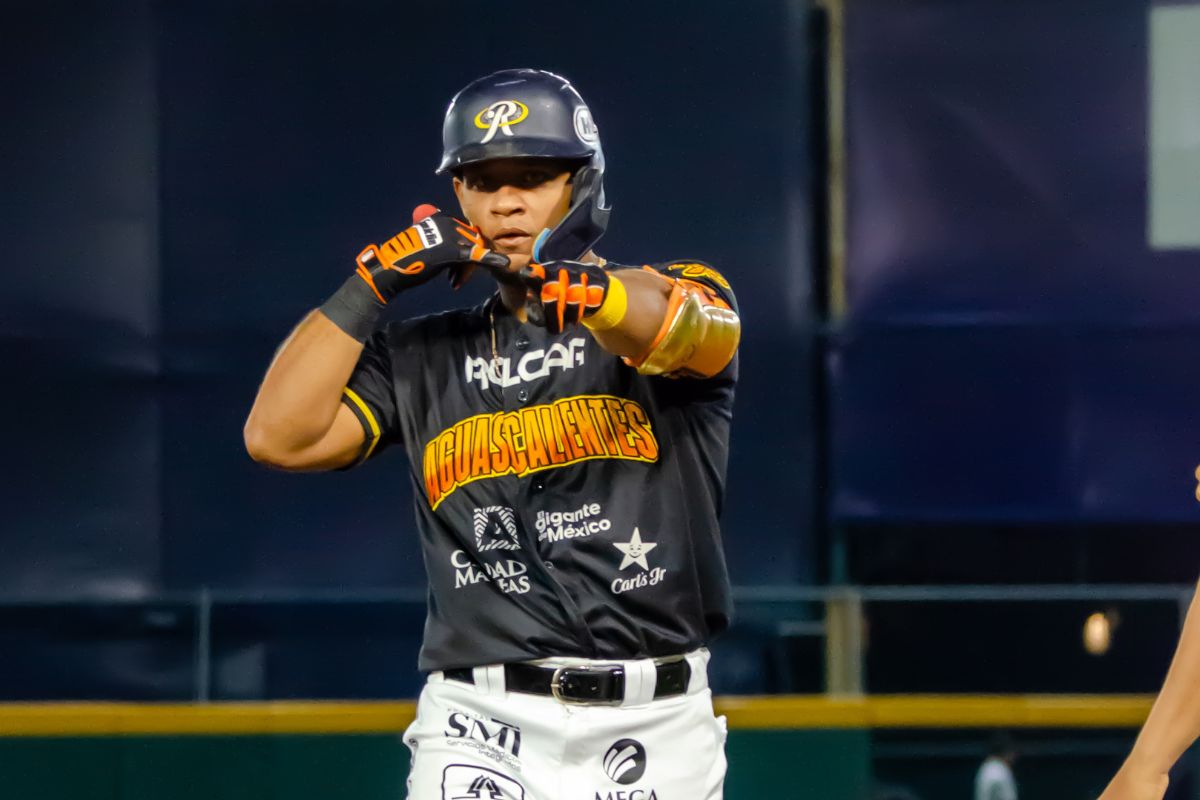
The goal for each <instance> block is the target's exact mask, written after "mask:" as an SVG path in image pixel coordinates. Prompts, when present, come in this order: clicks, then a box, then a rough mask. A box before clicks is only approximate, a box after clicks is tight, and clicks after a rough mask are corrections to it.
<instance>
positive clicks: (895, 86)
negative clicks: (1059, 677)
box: [828, 0, 1200, 522]
mask: <svg viewBox="0 0 1200 800" xmlns="http://www.w3.org/2000/svg"><path fill="white" fill-rule="evenodd" d="M1149 11H1150V4H1149V3H1143V2H1132V3H1131V2H1124V1H1122V2H1115V1H1114V0H1100V2H1095V3H1089V4H1087V7H1086V11H1085V10H1084V8H1083V6H1082V5H1081V4H1080V3H1078V2H1068V1H1067V0H1056V1H1055V2H1049V3H1040V4H1038V5H1037V7H1036V8H1026V7H1024V6H1020V5H1019V4H1012V3H997V2H990V1H989V0H967V1H966V2H961V1H959V0H954V1H953V2H950V1H949V0H926V1H925V2H920V3H915V4H914V3H905V4H896V3H888V2H882V1H881V0H861V2H855V3H851V4H849V8H848V18H847V40H846V53H847V67H846V70H847V134H846V135H847V141H848V147H849V151H848V173H849V189H848V191H849V197H850V206H849V234H848V242H847V248H848V263H847V265H846V274H845V281H846V290H847V297H848V308H847V309H846V316H845V319H844V330H843V332H842V335H840V336H838V337H836V338H835V340H834V342H833V346H832V349H831V353H830V357H829V361H828V365H829V368H830V375H831V381H832V394H831V396H832V411H831V414H832V419H833V424H834V432H833V453H834V456H833V460H834V474H835V477H836V484H837V486H836V490H835V494H834V498H833V504H834V513H835V516H837V517H839V518H841V519H845V520H859V521H864V520H879V521H889V520H893V521H919V520H943V521H954V520H961V521H971V522H987V521H989V520H994V521H1029V522H1037V521H1060V522H1065V521H1070V520H1088V521H1113V522H1117V521H1137V520H1146V521H1163V522H1168V521H1177V522H1182V521H1196V520H1197V519H1200V507H1198V506H1197V505H1196V501H1195V494H1194V490H1195V480H1194V476H1193V472H1194V470H1195V467H1196V464H1197V463H1200V415H1197V413H1196V408H1197V398H1200V380H1197V379H1196V378H1195V373H1194V370H1190V369H1189V368H1188V366H1187V365H1188V364H1189V363H1191V360H1192V359H1193V358H1194V356H1193V355H1192V354H1194V353H1196V352H1197V350H1198V349H1200V311H1198V308H1200V306H1197V303H1196V298H1197V297H1200V251H1186V250H1179V251H1172V252H1159V251H1154V250H1152V249H1151V248H1150V247H1149V245H1148V244H1147V232H1146V222H1147V208H1146V181H1147V136H1146V117H1147V104H1148V99H1147V98H1148V75H1147V61H1148V41H1147V36H1148V27H1147V19H1148V14H1149Z"/></svg>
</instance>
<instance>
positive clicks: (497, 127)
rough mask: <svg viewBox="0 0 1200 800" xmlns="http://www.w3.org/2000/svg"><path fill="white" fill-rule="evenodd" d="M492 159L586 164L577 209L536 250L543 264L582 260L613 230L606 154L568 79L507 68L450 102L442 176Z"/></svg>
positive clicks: (578, 175) (576, 187)
mask: <svg viewBox="0 0 1200 800" xmlns="http://www.w3.org/2000/svg"><path fill="white" fill-rule="evenodd" d="M493 158H555V159H564V160H574V161H578V162H580V167H579V169H577V170H576V171H575V175H574V177H573V179H572V181H573V191H572V194H571V207H570V209H569V210H568V211H567V214H566V216H564V217H563V219H562V221H561V222H559V224H558V225H557V226H556V227H555V228H554V230H552V231H543V232H542V235H541V236H540V237H538V240H537V243H536V244H535V245H534V252H533V257H534V258H535V259H536V260H539V261H553V260H556V259H577V258H579V257H581V256H582V255H583V254H584V253H586V252H587V251H588V250H589V249H590V248H591V247H592V245H594V244H595V243H596V242H597V241H598V240H599V239H600V237H601V236H603V235H604V230H605V228H607V227H608V215H609V212H610V211H611V208H610V207H609V206H607V205H605V200H604V152H603V151H602V150H601V149H600V134H599V132H598V131H597V130H596V123H595V122H594V121H593V119H592V112H591V111H590V110H588V107H587V104H586V103H584V102H583V98H582V97H580V96H579V92H577V91H575V87H573V86H571V84H570V83H568V82H567V81H566V79H564V78H561V77H559V76H558V75H555V74H554V73H552V72H546V71H545V70H538V69H505V70H501V71H499V72H493V73H492V74H491V75H487V76H485V77H483V78H480V79H478V80H476V81H472V82H471V83H470V84H468V85H467V86H466V88H464V89H463V90H462V91H460V92H459V93H458V94H456V95H455V96H454V99H453V100H451V101H450V107H449V108H448V109H446V121H445V123H444V124H443V126H442V163H441V164H440V165H439V166H438V169H437V172H438V174H439V175H442V174H445V173H446V172H452V171H456V170H457V169H458V168H460V167H463V166H465V165H467V164H474V163H477V162H479V161H487V160H489V159H493Z"/></svg>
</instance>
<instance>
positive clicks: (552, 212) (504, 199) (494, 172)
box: [454, 158, 571, 272]
mask: <svg viewBox="0 0 1200 800" xmlns="http://www.w3.org/2000/svg"><path fill="white" fill-rule="evenodd" d="M570 177H571V173H570V172H569V171H568V165H566V164H564V163H562V162H557V161H548V160H546V159H538V158H500V159H496V160H494V161H484V162H482V163H479V164H469V165H467V166H465V167H463V170H462V177H461V178H459V177H455V179H454V194H455V195H457V196H458V203H459V205H460V206H462V210H463V214H464V215H465V216H466V218H467V221H468V222H470V223H471V224H472V225H475V226H476V227H478V228H479V230H480V231H481V232H482V233H483V238H484V239H485V240H486V241H487V243H488V246H489V247H491V248H492V249H493V250H495V251H496V252H497V253H503V254H504V255H506V256H508V259H509V262H510V263H509V270H510V271H513V272H516V271H518V270H520V269H521V268H522V267H524V266H526V265H527V264H528V263H529V259H530V256H531V254H532V253H533V241H534V239H536V238H537V235H538V234H539V233H541V232H542V229H544V228H553V227H554V226H555V225H557V224H558V222H559V220H561V219H562V218H563V216H564V215H565V214H566V213H567V209H568V208H569V207H570V204H571V184H570V183H568V180H569V179H570Z"/></svg>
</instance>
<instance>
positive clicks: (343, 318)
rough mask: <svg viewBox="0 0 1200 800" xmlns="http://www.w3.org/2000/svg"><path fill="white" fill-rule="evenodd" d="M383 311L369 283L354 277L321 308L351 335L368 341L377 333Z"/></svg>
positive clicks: (333, 321) (381, 304)
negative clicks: (376, 329) (368, 338)
mask: <svg viewBox="0 0 1200 800" xmlns="http://www.w3.org/2000/svg"><path fill="white" fill-rule="evenodd" d="M384 308H386V306H384V304H383V303H381V302H379V298H377V297H376V296H375V293H374V292H373V291H371V287H370V286H368V285H367V282H366V281H364V280H363V279H362V278H360V277H358V275H351V276H350V277H349V278H348V279H347V280H346V282H345V283H343V284H342V287H341V288H340V289H338V290H337V291H336V292H334V293H333V295H332V296H331V297H330V298H329V299H328V300H326V301H325V303H324V304H323V305H322V306H321V313H322V314H324V315H325V316H327V317H329V320H330V322H332V323H333V324H334V325H337V326H338V327H339V328H341V329H342V330H343V331H345V332H346V333H347V334H348V335H350V336H353V337H354V338H355V339H357V340H358V341H360V342H365V341H366V340H367V337H369V336H370V335H371V334H372V333H374V332H375V326H376V325H378V324H379V315H380V314H382V313H383V309H384Z"/></svg>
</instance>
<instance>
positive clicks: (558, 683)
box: [550, 665, 624, 706]
mask: <svg viewBox="0 0 1200 800" xmlns="http://www.w3.org/2000/svg"><path fill="white" fill-rule="evenodd" d="M614 666H618V665H614ZM569 669H572V670H578V671H580V672H599V670H598V669H596V668H595V667H591V666H579V667H555V668H554V675H552V676H551V677H550V694H551V695H553V696H554V699H555V700H557V701H558V702H560V703H562V704H563V705H568V706H619V705H621V703H623V702H624V698H623V697H620V698H617V699H616V700H584V699H577V698H574V697H564V696H563V693H562V676H563V673H564V672H566V671H567V670H569ZM622 694H624V692H623V691H622Z"/></svg>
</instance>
